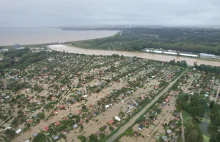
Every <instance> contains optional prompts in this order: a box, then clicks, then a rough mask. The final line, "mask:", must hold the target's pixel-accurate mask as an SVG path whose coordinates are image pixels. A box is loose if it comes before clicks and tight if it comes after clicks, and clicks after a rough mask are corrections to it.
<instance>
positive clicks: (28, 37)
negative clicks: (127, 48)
mask: <svg viewBox="0 0 220 142" xmlns="http://www.w3.org/2000/svg"><path fill="white" fill-rule="evenodd" d="M117 32H118V31H108V30H61V29H58V28H0V46H6V45H14V44H21V45H27V44H43V43H54V42H68V41H77V40H87V39H95V38H102V37H108V36H112V35H114V34H116V33H117Z"/></svg>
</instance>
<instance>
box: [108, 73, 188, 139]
mask: <svg viewBox="0 0 220 142" xmlns="http://www.w3.org/2000/svg"><path fill="white" fill-rule="evenodd" d="M186 71H187V70H185V71H184V72H183V73H182V74H181V75H180V76H179V77H177V78H176V79H175V80H174V81H172V82H170V83H169V85H168V86H167V87H166V88H165V89H164V90H163V91H161V92H160V93H159V94H158V95H157V96H156V97H155V98H154V99H153V100H152V101H151V102H150V103H149V104H147V105H146V106H145V107H144V108H143V109H142V110H141V111H139V112H138V113H137V114H136V115H134V116H133V117H132V118H131V119H130V120H129V121H128V122H127V123H126V124H124V125H123V126H122V127H121V128H120V129H119V130H118V131H117V132H116V133H114V134H113V135H112V136H111V137H109V138H108V139H107V140H106V142H114V141H115V140H116V139H117V138H118V137H119V136H120V135H121V134H123V133H124V132H125V131H126V130H127V129H128V128H129V127H131V126H132V125H133V124H134V123H135V121H136V120H137V119H138V118H139V117H140V116H141V115H142V114H144V113H145V112H146V110H148V109H149V108H150V107H151V106H152V105H153V104H154V103H155V102H157V101H158V99H159V98H160V97H161V96H163V95H164V94H165V93H166V92H167V91H168V90H169V89H170V88H171V87H172V86H173V85H174V83H176V82H177V81H178V80H179V79H180V77H181V76H183V75H184V74H185V73H186Z"/></svg>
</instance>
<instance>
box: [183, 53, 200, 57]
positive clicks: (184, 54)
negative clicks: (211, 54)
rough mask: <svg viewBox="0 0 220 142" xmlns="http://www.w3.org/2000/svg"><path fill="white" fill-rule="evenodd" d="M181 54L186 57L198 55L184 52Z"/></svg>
mask: <svg viewBox="0 0 220 142" xmlns="http://www.w3.org/2000/svg"><path fill="white" fill-rule="evenodd" d="M180 55H181V56H187V57H199V56H198V55H195V54H186V53H180Z"/></svg>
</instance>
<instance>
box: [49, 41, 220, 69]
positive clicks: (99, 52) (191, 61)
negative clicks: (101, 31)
mask: <svg viewBox="0 0 220 142" xmlns="http://www.w3.org/2000/svg"><path fill="white" fill-rule="evenodd" d="M49 48H50V49H52V50H55V51H61V52H63V51H65V52H69V53H79V54H86V55H93V54H94V55H112V54H118V55H123V56H128V57H134V56H136V57H140V58H146V59H150V60H158V61H170V60H173V59H175V60H176V61H181V60H185V61H186V62H187V63H188V65H191V66H192V65H194V62H197V64H198V65H200V64H205V65H212V66H220V62H217V61H208V60H200V59H198V58H186V57H180V56H168V55H159V54H151V53H143V52H130V51H110V50H92V49H83V48H78V47H72V46H67V45H50V46H49Z"/></svg>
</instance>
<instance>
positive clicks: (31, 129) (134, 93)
mask: <svg viewBox="0 0 220 142" xmlns="http://www.w3.org/2000/svg"><path fill="white" fill-rule="evenodd" d="M14 56H15V57H14ZM11 57H13V59H14V60H15V61H13V66H11V65H10V64H9V63H8V67H6V68H5V69H4V70H3V71H1V74H2V75H1V78H0V79H1V80H0V83H1V86H2V87H1V90H0V92H1V99H0V102H1V114H2V115H1V117H0V124H1V128H0V131H1V132H2V134H3V135H2V137H3V138H4V139H8V140H11V141H12V142H16V141H19V142H20V141H28V140H29V141H33V142H38V141H60V142H62V141H87V140H90V141H92V140H93V141H106V140H108V139H109V138H111V136H114V134H115V133H117V132H118V130H120V128H121V127H123V126H124V125H125V124H126V123H128V122H129V121H130V119H131V118H132V117H133V116H135V115H136V114H138V113H139V112H140V111H142V109H143V108H145V107H146V106H147V105H149V104H150V103H151V101H152V100H155V98H156V97H158V95H160V98H159V99H158V101H156V103H155V104H154V105H153V106H152V107H151V108H150V109H149V110H148V111H146V112H144V114H143V115H141V117H140V118H138V119H137V120H136V122H135V124H134V125H133V126H132V127H130V128H129V129H128V130H127V131H126V132H125V133H124V135H123V136H122V137H121V138H120V139H119V141H159V140H176V139H179V138H180V137H181V132H182V130H181V115H180V114H181V111H180V109H178V108H176V101H177V99H178V95H179V94H181V93H183V92H184V93H188V94H193V93H198V92H200V94H203V95H205V96H204V97H205V98H207V99H208V98H211V99H214V100H215V99H216V102H219V98H218V96H216V93H217V89H218V82H219V77H218V76H214V75H206V74H205V73H202V72H200V71H195V70H192V69H187V70H186V68H184V67H180V66H175V65H171V64H170V63H168V62H158V61H152V60H147V59H141V58H137V57H123V56H118V55H112V56H94V55H83V54H82V55H80V54H72V53H65V52H54V51H48V50H46V51H45V50H44V51H43V52H31V51H29V50H27V51H26V49H25V51H19V53H17V52H14V51H13V52H9V53H8V54H6V58H8V59H9V58H11ZM5 62H6V60H5V61H2V62H1V61H0V64H6V63H5ZM180 75H181V76H180ZM178 77H179V78H178ZM176 78H178V79H177V80H176V81H177V82H174V80H175V79H176ZM205 80H208V81H205ZM172 83H173V84H172ZM171 84H172V85H171ZM167 86H169V87H168V88H167ZM165 88H166V89H167V90H164V89H165ZM161 92H162V93H161ZM207 92H208V93H207ZM207 95H208V96H207ZM182 115H183V120H184V126H185V123H187V122H189V121H191V120H192V117H191V116H190V115H188V113H187V112H186V111H182ZM206 122H208V119H206V120H205V121H203V123H202V124H205V123H206ZM205 127H206V126H205ZM201 128H203V126H201ZM206 128H207V127H206ZM203 132H204V135H205V134H206V133H205V131H203ZM122 133H123V132H122ZM206 135H207V134H206ZM207 136H209V135H207Z"/></svg>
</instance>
